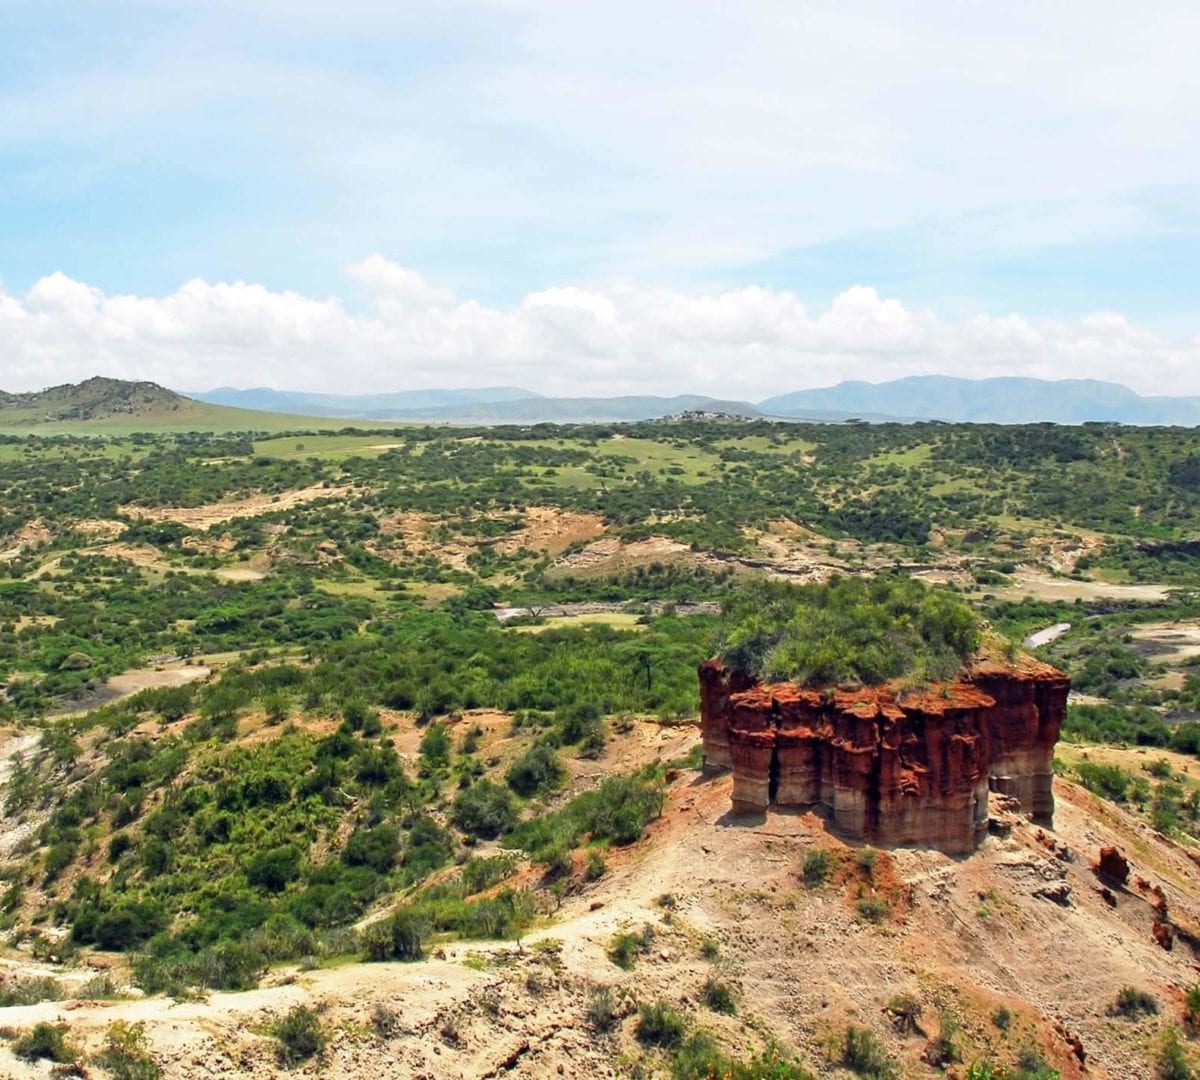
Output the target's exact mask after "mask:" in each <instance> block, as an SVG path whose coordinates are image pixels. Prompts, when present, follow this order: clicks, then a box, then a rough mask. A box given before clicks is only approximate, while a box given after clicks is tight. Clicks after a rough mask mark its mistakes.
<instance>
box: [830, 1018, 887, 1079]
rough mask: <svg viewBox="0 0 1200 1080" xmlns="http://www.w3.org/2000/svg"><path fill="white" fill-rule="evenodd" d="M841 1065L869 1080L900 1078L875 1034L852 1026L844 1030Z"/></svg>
mask: <svg viewBox="0 0 1200 1080" xmlns="http://www.w3.org/2000/svg"><path fill="white" fill-rule="evenodd" d="M842 1064H843V1065H845V1066H846V1068H848V1069H850V1070H851V1071H852V1072H856V1073H858V1075H859V1076H866V1077H869V1078H870V1080H898V1077H899V1076H900V1070H899V1069H898V1068H897V1067H896V1063H895V1062H894V1061H892V1059H891V1058H890V1057H888V1055H887V1051H886V1050H884V1048H883V1045H882V1044H881V1043H880V1041H879V1040H878V1039H877V1038H876V1037H875V1033H874V1032H873V1031H870V1030H868V1029H867V1028H861V1027H855V1026H854V1025H853V1024H851V1025H850V1026H849V1027H848V1028H846V1038H845V1041H844V1043H843V1045H842Z"/></svg>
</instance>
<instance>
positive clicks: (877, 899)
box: [856, 896, 892, 923]
mask: <svg viewBox="0 0 1200 1080" xmlns="http://www.w3.org/2000/svg"><path fill="white" fill-rule="evenodd" d="M856 906H857V908H858V914H859V915H860V916H861V917H862V918H864V919H866V920H867V922H873V923H880V922H883V920H884V919H886V918H887V917H888V915H889V914H890V913H891V910H892V905H891V904H889V903H888V902H887V901H886V900H885V899H884V898H883V897H882V896H864V897H863V898H862V899H861V900H859V901H858V904H857V905H856Z"/></svg>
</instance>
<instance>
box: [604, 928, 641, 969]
mask: <svg viewBox="0 0 1200 1080" xmlns="http://www.w3.org/2000/svg"><path fill="white" fill-rule="evenodd" d="M641 951H642V939H641V937H639V936H638V935H637V934H631V933H628V932H626V933H620V934H617V935H615V936H614V937H613V939H612V941H610V942H609V945H608V958H609V959H610V960H611V961H612V962H613V963H614V964H616V965H617V967H619V968H623V969H624V970H625V971H630V970H632V968H633V965H634V964H635V963H637V958H638V954H639V953H641Z"/></svg>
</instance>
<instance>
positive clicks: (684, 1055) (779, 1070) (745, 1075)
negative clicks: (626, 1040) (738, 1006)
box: [671, 1031, 814, 1080]
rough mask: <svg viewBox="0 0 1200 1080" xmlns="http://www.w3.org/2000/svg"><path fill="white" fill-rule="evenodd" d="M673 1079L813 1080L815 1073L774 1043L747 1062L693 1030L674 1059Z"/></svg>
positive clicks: (677, 1050) (705, 1035)
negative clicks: (734, 1057)
mask: <svg viewBox="0 0 1200 1080" xmlns="http://www.w3.org/2000/svg"><path fill="white" fill-rule="evenodd" d="M671 1078H672V1080H717V1078H719V1080H814V1077H813V1075H812V1073H810V1072H809V1071H808V1070H807V1069H803V1068H801V1067H800V1065H798V1064H797V1063H796V1062H794V1061H792V1060H790V1059H788V1058H786V1057H784V1055H783V1054H782V1053H780V1051H779V1050H778V1049H777V1048H775V1047H774V1046H769V1047H768V1048H767V1049H766V1050H764V1051H763V1052H762V1053H761V1054H756V1055H755V1056H754V1057H752V1058H750V1059H749V1060H746V1061H737V1060H735V1059H733V1058H730V1057H728V1056H726V1055H725V1054H723V1053H721V1051H720V1050H719V1049H718V1048H717V1045H716V1043H714V1042H713V1039H712V1036H710V1035H708V1034H707V1033H706V1032H703V1031H696V1032H693V1033H692V1034H691V1035H689V1036H688V1037H687V1039H686V1040H684V1042H683V1044H682V1045H681V1046H679V1047H678V1048H677V1049H676V1050H675V1052H674V1054H673V1056H672V1061H671Z"/></svg>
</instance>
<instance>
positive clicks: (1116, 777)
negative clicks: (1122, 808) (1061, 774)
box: [1075, 761, 1130, 802]
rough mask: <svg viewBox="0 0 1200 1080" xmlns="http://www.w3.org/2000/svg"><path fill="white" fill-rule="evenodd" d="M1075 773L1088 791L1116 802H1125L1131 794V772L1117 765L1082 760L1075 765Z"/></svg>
mask: <svg viewBox="0 0 1200 1080" xmlns="http://www.w3.org/2000/svg"><path fill="white" fill-rule="evenodd" d="M1075 775H1076V776H1078V777H1079V782H1080V783H1081V784H1082V785H1083V786H1084V787H1085V788H1087V789H1088V791H1091V792H1093V793H1095V794H1096V795H1103V796H1104V798H1106V799H1111V800H1113V801H1114V802H1124V801H1125V799H1126V798H1127V797H1128V795H1129V784H1130V777H1129V774H1128V773H1127V772H1125V770H1124V769H1121V768H1119V767H1118V766H1116V765H1098V764H1096V762H1094V761H1081V762H1079V764H1078V765H1076V766H1075Z"/></svg>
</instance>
